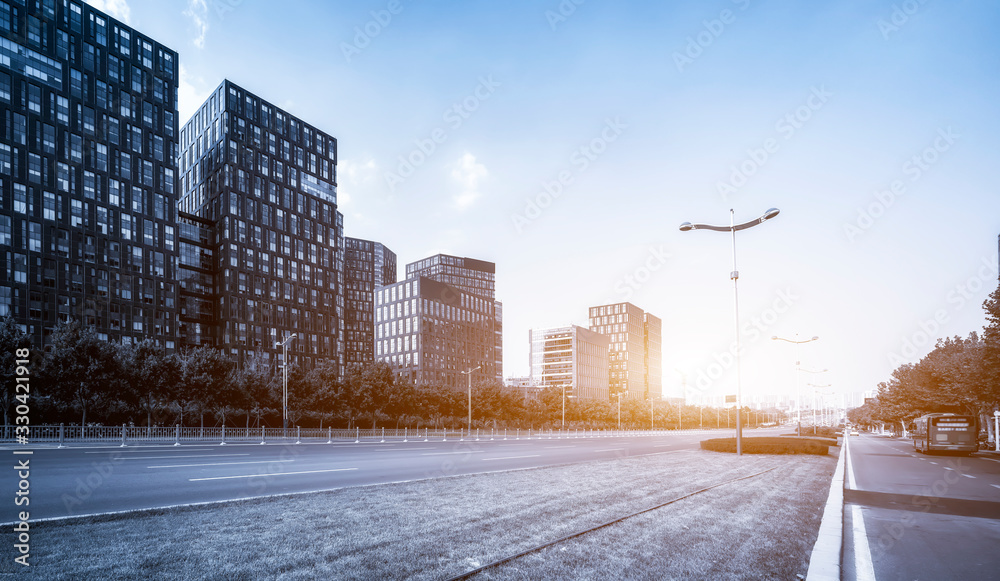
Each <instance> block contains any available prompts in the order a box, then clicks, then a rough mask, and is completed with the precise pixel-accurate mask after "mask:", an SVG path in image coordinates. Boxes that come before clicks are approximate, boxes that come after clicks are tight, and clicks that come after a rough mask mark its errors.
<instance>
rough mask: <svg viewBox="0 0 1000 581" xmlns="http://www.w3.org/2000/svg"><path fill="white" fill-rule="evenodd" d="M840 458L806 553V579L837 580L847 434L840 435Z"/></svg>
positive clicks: (842, 516) (840, 552) (842, 531)
mask: <svg viewBox="0 0 1000 581" xmlns="http://www.w3.org/2000/svg"><path fill="white" fill-rule="evenodd" d="M842 437H843V440H844V443H843V445H842V446H841V447H840V458H838V459H837V468H836V470H834V472H833V479H832V480H831V482H830V494H829V496H828V497H827V499H826V508H824V509H823V520H822V521H820V525H819V534H818V535H817V537H816V543H815V544H813V550H812V554H811V555H810V556H809V570H808V571H807V572H806V581H828V580H829V581H840V560H841V554H842V552H843V545H844V473H845V470H844V463H845V461H846V459H847V438H848V436H847V435H844V436H842Z"/></svg>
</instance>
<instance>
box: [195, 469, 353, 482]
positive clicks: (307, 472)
mask: <svg viewBox="0 0 1000 581" xmlns="http://www.w3.org/2000/svg"><path fill="white" fill-rule="evenodd" d="M349 470H357V468H331V469H329V470H303V471H301V472H273V473H268V474H240V475H239V476H211V477H208V478H188V482H201V481H204V480H231V479H233V478H257V477H266V476H292V475H294V474H321V473H323V472H346V471H349Z"/></svg>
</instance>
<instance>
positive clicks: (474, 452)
mask: <svg viewBox="0 0 1000 581" xmlns="http://www.w3.org/2000/svg"><path fill="white" fill-rule="evenodd" d="M485 453H486V451H485V450H466V451H464V452H428V453H427V454H421V456H450V455H453V454H485Z"/></svg>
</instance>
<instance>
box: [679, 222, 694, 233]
mask: <svg viewBox="0 0 1000 581" xmlns="http://www.w3.org/2000/svg"><path fill="white" fill-rule="evenodd" d="M688 230H694V224H692V223H691V222H684V223H683V224H681V232H687V231H688Z"/></svg>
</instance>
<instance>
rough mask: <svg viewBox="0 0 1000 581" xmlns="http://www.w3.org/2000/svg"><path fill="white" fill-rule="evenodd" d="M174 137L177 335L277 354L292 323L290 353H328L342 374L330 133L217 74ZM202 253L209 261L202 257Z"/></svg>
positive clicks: (297, 357) (323, 356)
mask: <svg viewBox="0 0 1000 581" xmlns="http://www.w3.org/2000/svg"><path fill="white" fill-rule="evenodd" d="M180 143H181V155H180V174H179V175H180V188H181V200H180V203H179V209H180V211H181V213H180V216H181V218H182V219H184V220H188V221H190V222H191V224H192V225H191V226H190V227H187V226H185V227H184V230H185V233H186V236H185V240H186V241H188V242H186V243H189V244H190V246H189V247H186V248H187V249H188V250H189V251H190V254H187V255H185V256H182V257H181V262H180V271H181V272H180V279H181V281H182V282H181V285H182V290H183V294H184V296H185V310H186V312H185V314H184V316H183V317H182V325H181V335H182V341H183V343H184V344H198V343H199V342H200V343H203V344H204V343H205V342H206V337H211V343H212V344H214V345H215V346H216V347H219V348H222V349H225V350H227V351H229V352H230V353H232V354H234V355H236V356H237V357H238V360H239V361H242V360H243V358H244V357H245V356H246V355H247V354H248V353H250V352H257V353H260V355H261V356H263V357H267V358H271V357H276V356H277V355H278V354H280V353H281V352H282V348H281V347H280V346H276V344H277V343H280V342H283V341H285V340H286V339H287V338H288V337H291V335H293V334H294V335H295V338H294V340H291V341H289V342H288V343H287V345H288V355H289V360H290V362H292V363H295V364H298V365H299V366H300V367H302V368H305V369H310V368H312V367H313V366H315V365H316V364H317V363H318V362H320V361H322V360H332V361H334V362H335V364H336V365H338V367H339V372H340V373H343V372H344V370H345V369H346V363H347V360H346V349H345V345H344V330H345V329H344V324H345V316H344V312H345V303H344V284H345V283H344V259H345V256H344V234H343V228H344V226H343V215H342V214H341V213H340V212H338V211H337V140H336V139H334V138H333V137H331V136H330V135H328V134H327V133H324V132H323V131H320V130H319V129H317V128H315V127H313V126H312V125H309V124H308V123H305V122H304V121H302V120H300V119H298V118H296V117H294V116H293V115H291V114H289V113H287V112H286V111H283V110H281V109H279V108H278V107H275V106H274V105H273V104H271V103H268V102H267V101H264V100H263V99H261V98H259V97H257V96H256V95H254V94H252V93H250V92H248V91H246V90H244V89H242V88H241V87H238V86H237V85H235V84H233V83H231V82H230V81H224V82H223V83H222V84H221V85H220V86H219V88H218V89H216V90H215V91H214V92H213V93H212V94H211V96H209V98H208V99H207V100H206V101H205V103H204V104H203V105H202V106H201V108H200V109H199V110H198V112H197V113H195V115H194V116H193V117H192V118H191V120H190V121H188V123H187V124H186V125H185V126H184V128H183V129H182V130H181V137H180ZM198 228H203V229H207V230H208V232H207V233H204V232H197V231H196V230H197V229H198ZM194 237H201V238H202V240H204V239H206V238H207V240H208V242H207V243H201V242H197V243H196V241H194V240H193V238H194ZM195 253H197V254H198V257H197V258H196V257H195V256H194V254H195ZM203 258H204V260H203ZM205 260H208V261H211V262H214V267H213V268H212V269H203V268H201V266H202V265H203V264H204V263H205ZM209 276H210V277H211V281H210V282H211V284H212V286H213V287H214V288H213V290H212V292H211V294H210V295H208V296H209V297H210V304H211V312H210V313H205V312H204V311H205V310H206V309H205V307H206V306H207V303H206V302H205V296H204V295H200V294H198V292H197V291H195V290H194V289H195V288H196V287H199V286H200V285H201V284H202V282H205V283H206V284H205V285H204V286H205V287H207V283H208V282H209V279H208V277H209ZM192 281H196V282H192ZM206 290H207V288H206ZM192 313H198V314H199V317H192V316H191V314H192ZM192 318H197V321H192ZM195 322H196V323H197V325H198V326H197V327H196V326H194V325H193V323H195ZM206 328H207V330H206Z"/></svg>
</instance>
